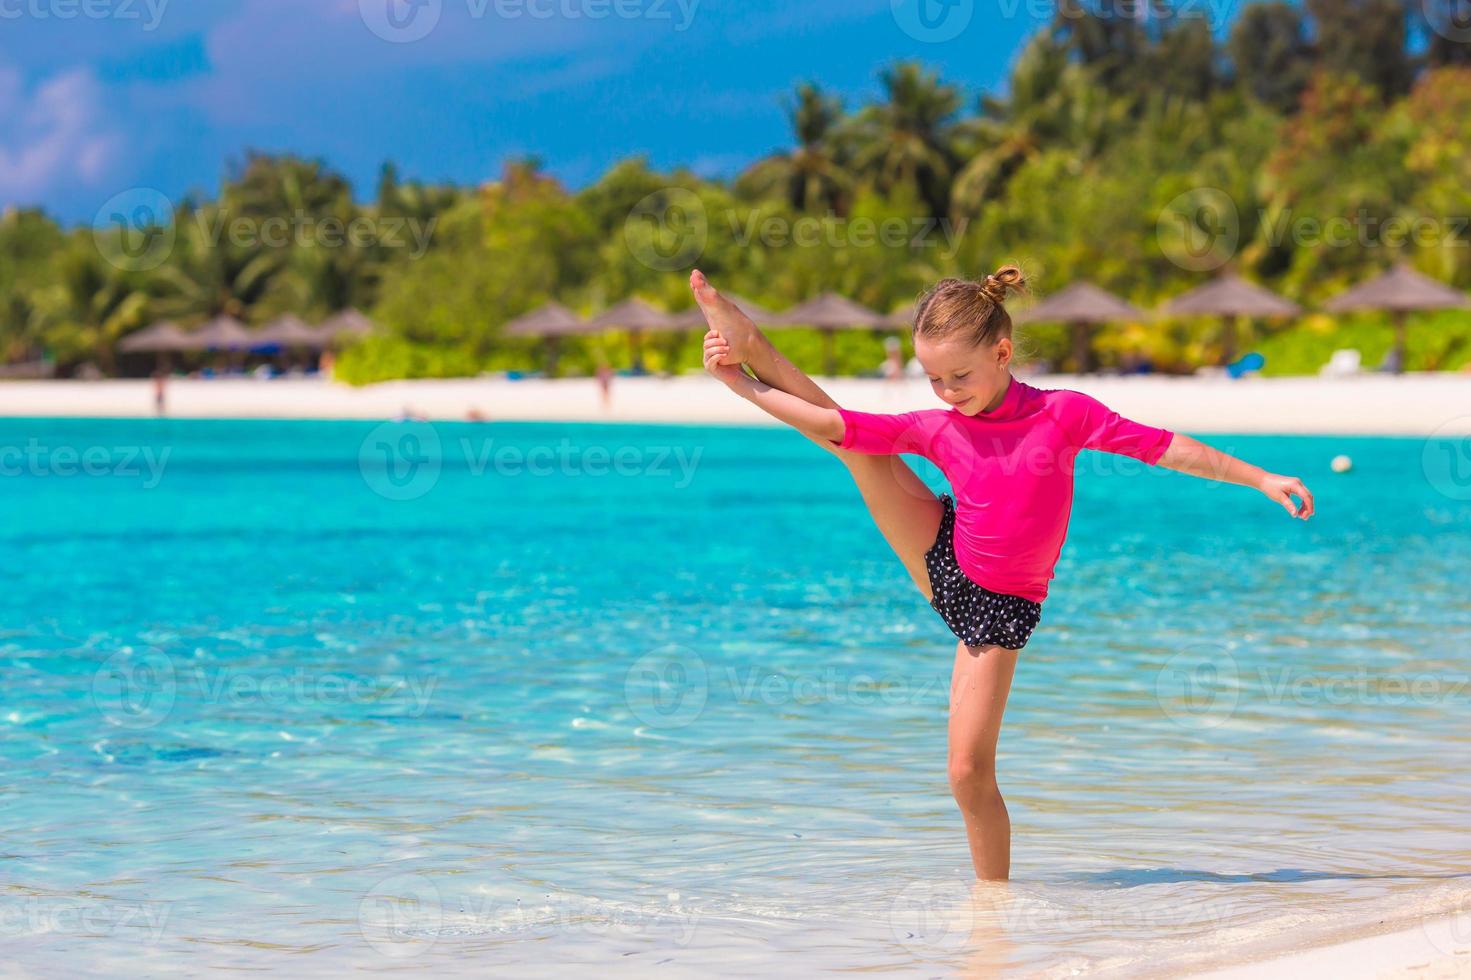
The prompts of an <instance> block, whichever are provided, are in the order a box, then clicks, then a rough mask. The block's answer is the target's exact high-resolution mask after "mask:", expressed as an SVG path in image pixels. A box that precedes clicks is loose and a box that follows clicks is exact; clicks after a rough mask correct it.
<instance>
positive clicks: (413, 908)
mask: <svg viewBox="0 0 1471 980" xmlns="http://www.w3.org/2000/svg"><path fill="white" fill-rule="evenodd" d="M443 922H444V902H443V899H442V898H441V896H440V894H439V888H438V886H437V885H435V884H434V882H433V881H431V880H430V879H429V878H426V877H425V876H423V875H417V874H402V875H394V876H393V877H391V878H385V879H383V880H382V881H380V882H378V883H377V884H376V885H374V886H373V887H372V888H371V889H370V890H369V891H368V893H367V894H366V895H364V896H363V898H362V901H360V902H359V903H358V931H359V933H361V934H362V937H363V939H364V940H366V941H367V943H368V945H369V946H371V947H373V948H374V949H375V950H377V951H378V952H379V953H382V954H383V955H384V956H387V957H390V958H392V959H408V958H410V957H414V956H418V955H420V954H421V953H425V952H427V951H428V950H429V949H431V948H432V947H433V946H434V944H435V942H437V941H438V939H439V932H440V928H441V926H442V924H443Z"/></svg>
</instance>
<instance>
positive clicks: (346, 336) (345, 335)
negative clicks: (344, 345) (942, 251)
mask: <svg viewBox="0 0 1471 980" xmlns="http://www.w3.org/2000/svg"><path fill="white" fill-rule="evenodd" d="M377 329H378V325H377V324H375V323H374V322H373V321H372V320H369V319H368V318H367V317H366V316H364V315H363V314H361V313H359V312H358V311H357V310H353V309H346V310H339V311H338V312H336V313H334V314H332V315H331V316H329V317H328V318H327V319H325V320H323V321H322V322H321V323H319V324H317V336H318V338H319V340H320V342H321V344H322V346H324V347H330V346H333V345H334V344H337V343H341V342H342V341H344V340H347V341H351V340H354V339H356V338H358V337H366V336H368V335H369V334H371V333H374V332H376V331H377Z"/></svg>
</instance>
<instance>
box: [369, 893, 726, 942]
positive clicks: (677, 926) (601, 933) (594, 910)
mask: <svg viewBox="0 0 1471 980" xmlns="http://www.w3.org/2000/svg"><path fill="white" fill-rule="evenodd" d="M451 881H453V882H454V883H455V887H456V888H457V889H458V890H457V891H455V892H448V893H447V888H448V887H449V884H450V882H451ZM698 925H699V913H698V912H696V911H694V910H690V909H686V908H684V907H683V906H682V905H681V902H680V897H679V893H678V892H669V893H668V894H667V896H666V897H665V898H664V899H663V900H656V901H650V902H629V901H611V900H605V899H601V898H596V897H590V896H584V895H546V896H542V897H541V898H539V899H538V900H536V901H525V900H518V899H504V898H495V897H493V896H491V895H488V894H485V893H484V892H482V891H480V890H478V889H472V888H467V887H465V886H464V884H463V879H462V878H460V877H456V878H455V879H446V881H445V888H441V887H440V885H438V884H436V883H435V881H434V880H433V879H431V878H430V877H429V876H427V875H422V874H400V875H394V876H393V877H391V878H386V879H384V880H383V881H380V882H378V883H377V884H376V885H374V886H373V887H372V888H371V889H370V890H369V891H368V893H367V894H366V895H364V896H363V899H362V901H361V902H359V903H358V930H359V932H360V934H361V935H362V937H363V939H364V940H365V941H366V942H367V943H368V945H369V946H371V947H372V948H373V949H375V950H377V951H378V952H379V953H381V954H383V955H384V956H387V957H389V958H390V959H409V958H412V957H415V956H419V955H421V954H422V953H425V952H427V951H428V950H430V949H432V948H433V947H434V946H435V945H436V944H439V943H445V942H452V941H454V940H456V939H467V940H469V941H472V942H483V941H484V940H485V939H486V938H495V937H500V938H532V937H538V936H541V937H544V936H548V935H552V934H567V933H572V932H578V933H587V934H590V935H592V936H595V937H598V938H600V939H601V938H608V937H612V938H615V939H638V938H650V937H656V938H658V939H659V940H660V943H661V945H669V944H672V945H675V946H688V945H689V944H690V943H692V942H693V941H694V938H695V931H696V929H697V927H698Z"/></svg>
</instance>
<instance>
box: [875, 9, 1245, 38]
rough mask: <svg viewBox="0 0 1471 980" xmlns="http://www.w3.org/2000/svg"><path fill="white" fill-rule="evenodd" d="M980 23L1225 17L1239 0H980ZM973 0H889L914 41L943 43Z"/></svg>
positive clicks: (967, 20)
mask: <svg viewBox="0 0 1471 980" xmlns="http://www.w3.org/2000/svg"><path fill="white" fill-rule="evenodd" d="M984 2H985V5H986V6H985V16H984V18H982V20H983V21H984V22H985V23H994V22H995V21H996V20H1017V19H1018V18H1026V19H1027V20H1030V21H1034V22H1036V23H1039V24H1048V23H1057V22H1059V21H1069V20H1081V19H1083V18H1084V17H1092V18H1095V19H1097V20H1126V21H1129V22H1130V23H1134V24H1142V23H1147V22H1151V21H1153V22H1167V21H1187V20H1204V21H1207V22H1208V23H1212V24H1222V23H1225V22H1226V21H1227V20H1228V19H1229V18H1230V16H1231V14H1232V13H1233V12H1234V11H1235V9H1236V7H1237V6H1238V0H1110V2H1105V3H1080V2H1077V0H984ZM977 6H978V0H889V7H890V9H891V11H892V12H893V15H894V23H896V24H898V25H899V29H900V30H901V31H903V32H904V33H905V34H908V35H909V36H910V37H912V38H914V39H915V40H916V41H921V42H924V43H926V44H943V43H945V42H946V41H953V40H955V39H956V38H958V37H959V36H960V35H961V34H963V33H965V31H966V29H967V28H969V27H970V26H971V24H972V22H974V21H976V20H977V18H976V7H977Z"/></svg>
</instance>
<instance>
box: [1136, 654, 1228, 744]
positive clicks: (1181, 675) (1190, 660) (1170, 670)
mask: <svg viewBox="0 0 1471 980" xmlns="http://www.w3.org/2000/svg"><path fill="white" fill-rule="evenodd" d="M1154 694H1155V700H1156V701H1157V702H1158V703H1159V706H1160V709H1161V710H1162V711H1163V712H1164V713H1165V714H1166V715H1168V716H1169V717H1170V718H1171V719H1172V720H1173V721H1174V722H1175V723H1176V724H1178V725H1181V726H1182V727H1185V728H1197V729H1210V728H1215V727H1217V726H1219V725H1223V724H1225V723H1226V722H1227V721H1228V720H1229V719H1230V718H1231V715H1232V714H1233V713H1234V712H1235V711H1236V704H1237V702H1238V701H1239V700H1240V698H1241V679H1240V675H1239V672H1238V671H1237V668H1236V658H1235V657H1233V656H1232V655H1231V652H1230V651H1229V650H1227V649H1226V647H1225V646H1224V645H1221V644H1215V643H1195V644H1191V645H1190V646H1187V647H1185V648H1184V649H1183V650H1180V651H1179V652H1178V653H1176V654H1175V655H1174V656H1172V657H1171V658H1170V659H1169V660H1167V661H1166V662H1165V665H1164V666H1163V667H1162V668H1160V672H1159V675H1158V676H1157V677H1156V678H1155V682H1154Z"/></svg>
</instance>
